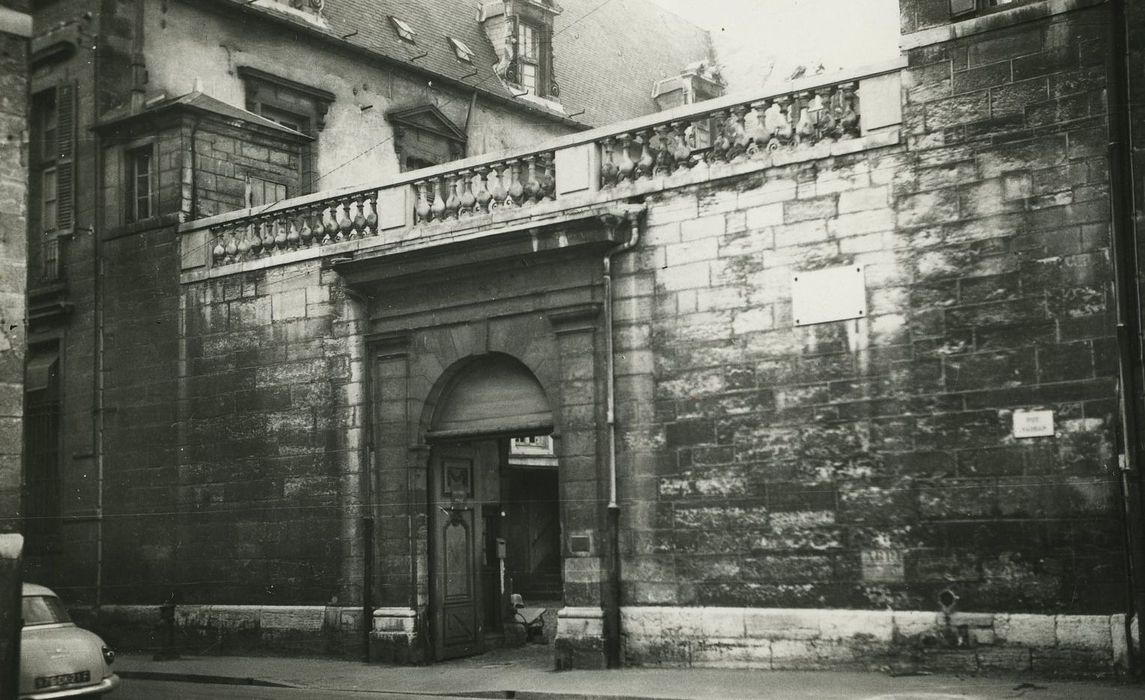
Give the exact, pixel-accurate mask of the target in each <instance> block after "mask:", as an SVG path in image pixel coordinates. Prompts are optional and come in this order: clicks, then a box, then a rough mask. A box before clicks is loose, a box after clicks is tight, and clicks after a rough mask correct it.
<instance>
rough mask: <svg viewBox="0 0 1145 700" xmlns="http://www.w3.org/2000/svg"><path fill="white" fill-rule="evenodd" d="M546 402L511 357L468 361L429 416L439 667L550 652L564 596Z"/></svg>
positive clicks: (434, 635) (434, 609)
mask: <svg viewBox="0 0 1145 700" xmlns="http://www.w3.org/2000/svg"><path fill="white" fill-rule="evenodd" d="M551 432H552V416H551V413H550V412H549V408H548V399H547V397H546V396H545V393H544V391H543V389H542V387H541V385H540V383H539V382H538V381H537V379H536V378H535V377H534V376H533V374H532V373H531V372H529V370H528V369H527V368H526V367H525V366H524V365H523V364H521V363H520V362H518V361H517V360H515V359H513V358H511V357H509V356H507V355H497V354H492V355H487V356H482V357H481V358H478V359H476V360H470V361H469V362H467V363H466V366H465V367H463V368H461V370H460V371H459V372H458V373H457V374H456V376H454V377H453V380H452V381H451V382H450V383H449V385H447V387H446V390H445V391H444V392H443V393H442V398H441V399H440V400H439V401H438V404H437V406H436V409H435V411H434V419H433V423H432V428H431V430H430V431H429V432H428V433H427V440H428V441H429V442H430V444H431V453H430V465H429V467H430V468H429V484H428V485H429V503H428V506H429V524H430V533H431V534H430V538H429V550H430V552H429V554H430V572H429V574H430V581H431V586H430V606H429V607H430V610H429V613H430V620H431V634H432V638H433V650H434V657H435V658H436V659H437V660H444V659H449V658H456V657H460V656H468V655H472V654H477V653H481V652H482V651H484V650H486V649H488V648H492V647H497V646H503V645H504V646H512V645H517V644H521V643H526V642H528V641H539V642H543V641H547V640H549V639H551V636H552V632H553V630H554V628H555V617H556V611H557V609H559V608H560V606H561V598H562V595H563V581H562V574H561V570H562V561H561V548H560V542H561V535H560V510H561V508H560V479H559V470H558V465H557V458H556V456H555V454H554V452H553V449H552V439H551V438H550V437H549V433H551Z"/></svg>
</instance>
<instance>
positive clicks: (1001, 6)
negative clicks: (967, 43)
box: [949, 0, 1032, 21]
mask: <svg viewBox="0 0 1145 700" xmlns="http://www.w3.org/2000/svg"><path fill="white" fill-rule="evenodd" d="M1031 1H1032V0H949V9H950V17H951V19H953V20H955V21H959V20H964V19H970V18H972V17H978V16H981V15H986V14H990V13H993V12H1000V11H1002V10H1005V9H1008V8H1010V7H1012V6H1016V5H1021V4H1025V3H1028V2H1031ZM956 5H961V6H964V9H963V7H958V8H957V9H956Z"/></svg>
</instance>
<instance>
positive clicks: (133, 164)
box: [123, 141, 156, 224]
mask: <svg viewBox="0 0 1145 700" xmlns="http://www.w3.org/2000/svg"><path fill="white" fill-rule="evenodd" d="M144 155H146V157H147V166H148V167H147V175H146V180H145V182H146V183H147V193H146V195H145V196H143V197H141V196H140V194H139V182H140V174H139V168H138V165H139V161H138V159H139V158H140V157H141V156H144ZM155 160H156V159H155V143H154V142H153V141H147V142H144V143H140V144H135V145H129V146H127V147H126V148H124V149H123V182H124V221H125V222H126V223H129V224H135V223H139V222H141V221H146V220H148V219H151V218H153V217H154V216H155V215H156V213H155V181H156V172H155V170H156V169H155ZM140 202H146V204H147V210H146V212H143V211H141V210H140V206H139V204H140Z"/></svg>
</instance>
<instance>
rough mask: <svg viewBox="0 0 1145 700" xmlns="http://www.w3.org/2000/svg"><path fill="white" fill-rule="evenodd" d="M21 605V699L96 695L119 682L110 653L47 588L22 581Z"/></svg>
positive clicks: (112, 687)
mask: <svg viewBox="0 0 1145 700" xmlns="http://www.w3.org/2000/svg"><path fill="white" fill-rule="evenodd" d="M20 607H21V615H22V617H23V618H24V627H23V629H22V631H21V633H20V700H54V699H55V698H79V697H96V696H99V695H104V694H106V693H110V692H111V691H113V690H115V688H116V687H118V686H119V676H117V675H115V673H113V672H112V670H111V664H112V662H113V661H115V652H114V651H112V650H111V649H110V648H109V647H108V646H107V645H106V644H104V643H103V640H102V639H100V638H99V635H97V634H94V633H92V632H89V631H87V630H85V629H81V628H79V627H77V626H76V624H75V623H74V622H72V620H71V617H69V616H68V611H67V608H65V607H64V604H63V602H62V601H61V600H60V597H59V596H57V595H56V594H55V593H53V592H52V591H51V589H49V588H45V587H44V586H38V585H36V584H34V583H25V584H24V588H23V592H22V597H21V606H20Z"/></svg>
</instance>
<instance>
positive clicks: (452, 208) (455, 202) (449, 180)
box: [444, 175, 461, 219]
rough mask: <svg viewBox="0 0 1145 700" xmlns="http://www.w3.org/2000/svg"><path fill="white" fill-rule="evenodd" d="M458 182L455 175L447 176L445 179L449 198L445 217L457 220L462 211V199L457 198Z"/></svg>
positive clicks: (446, 201) (446, 199)
mask: <svg viewBox="0 0 1145 700" xmlns="http://www.w3.org/2000/svg"><path fill="white" fill-rule="evenodd" d="M457 180H458V178H457V177H456V176H455V175H446V176H445V178H444V182H445V189H446V192H448V196H447V197H446V198H445V217H446V218H447V219H448V218H454V219H456V218H457V215H458V211H459V210H460V209H461V197H459V196H457Z"/></svg>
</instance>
